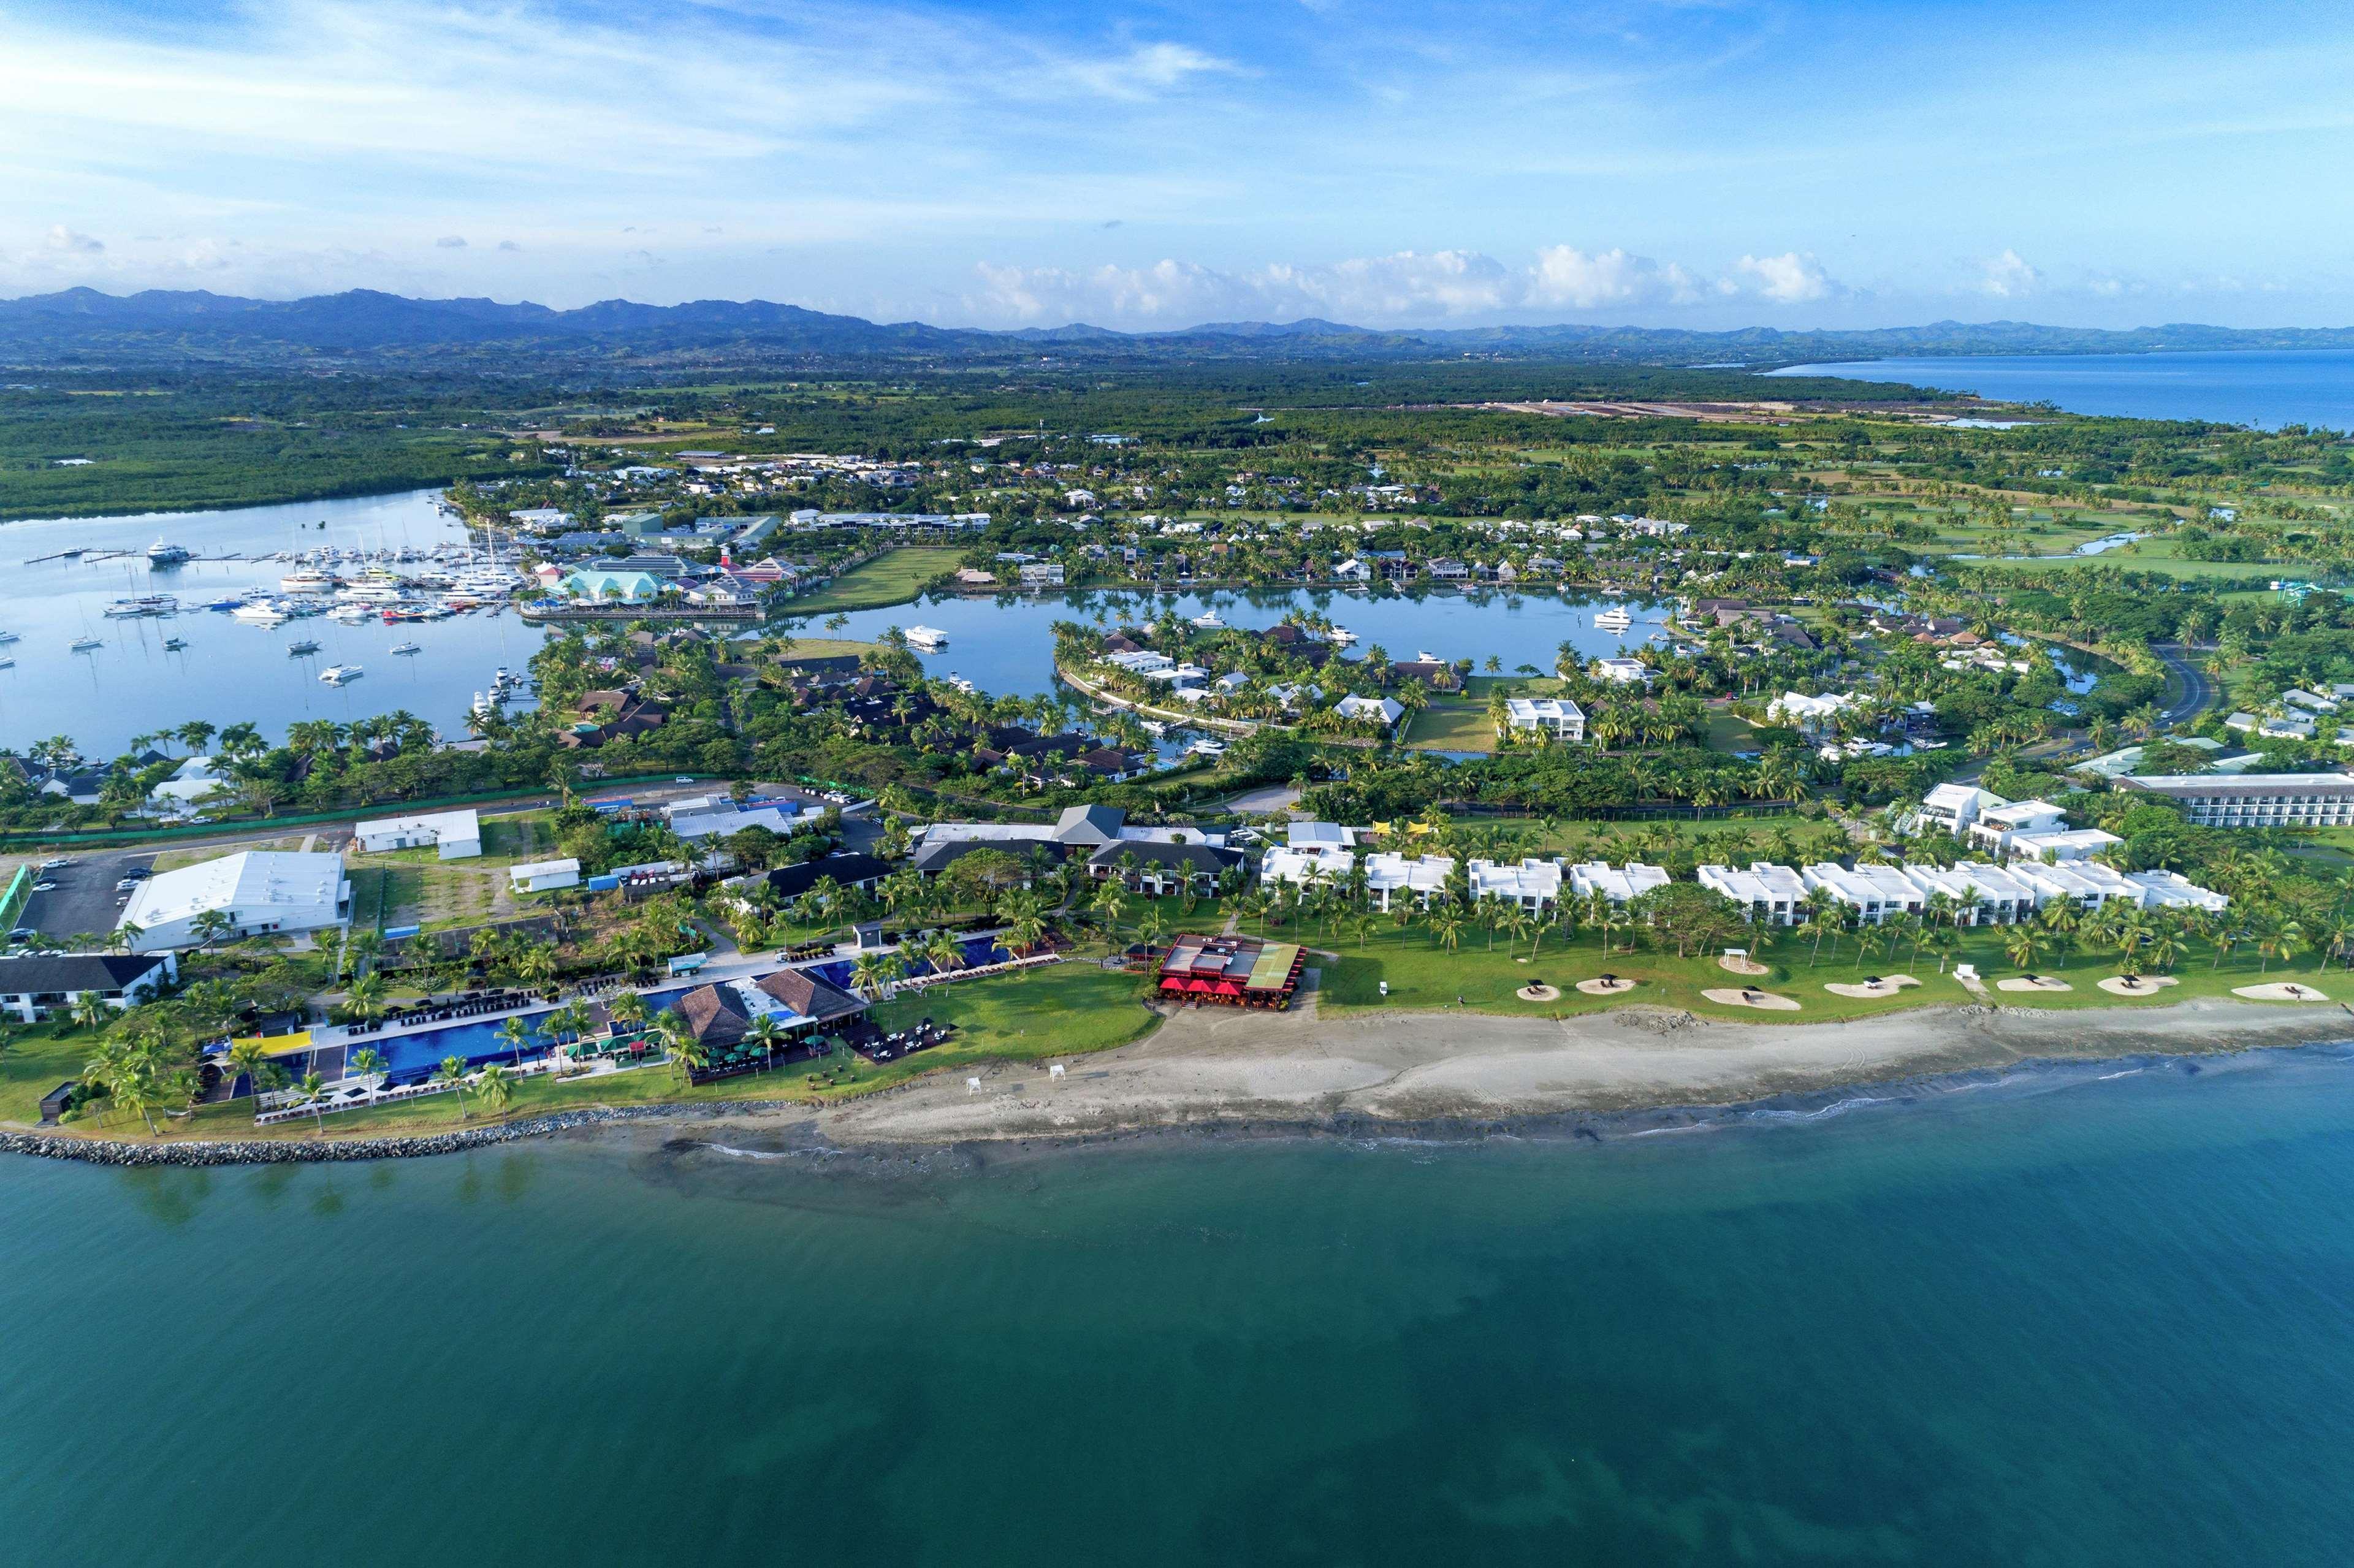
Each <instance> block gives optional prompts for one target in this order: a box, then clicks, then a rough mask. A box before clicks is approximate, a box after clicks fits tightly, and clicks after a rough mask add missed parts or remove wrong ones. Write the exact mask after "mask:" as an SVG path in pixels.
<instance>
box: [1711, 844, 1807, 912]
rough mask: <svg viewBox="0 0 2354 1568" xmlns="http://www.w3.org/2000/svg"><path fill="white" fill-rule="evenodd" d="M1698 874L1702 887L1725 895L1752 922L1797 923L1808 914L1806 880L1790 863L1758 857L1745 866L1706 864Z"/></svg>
mask: <svg viewBox="0 0 2354 1568" xmlns="http://www.w3.org/2000/svg"><path fill="white" fill-rule="evenodd" d="M1697 875H1698V877H1699V879H1700V885H1702V887H1705V888H1708V889H1709V890H1710V891H1712V892H1714V893H1720V894H1723V895H1724V896H1725V897H1727V898H1730V899H1732V900H1733V901H1734V903H1735V904H1738V905H1740V906H1742V908H1743V909H1744V910H1746V911H1747V912H1748V917H1749V920H1750V923H1751V924H1752V925H1755V924H1756V923H1758V922H1760V921H1763V922H1765V924H1767V925H1772V926H1794V925H1796V924H1797V923H1798V922H1799V921H1800V920H1802V919H1804V918H1805V917H1806V913H1807V884H1806V879H1805V878H1803V877H1801V876H1800V875H1799V874H1797V871H1796V870H1795V869H1793V868H1792V867H1790V866H1787V865H1777V864H1776V863H1773V862H1772V861H1764V860H1757V861H1752V862H1750V863H1749V864H1748V866H1747V867H1746V868H1745V869H1744V868H1743V867H1740V866H1733V865H1703V866H1702V867H1700V868H1699V870H1698V873H1697Z"/></svg>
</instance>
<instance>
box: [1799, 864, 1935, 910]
mask: <svg viewBox="0 0 2354 1568" xmlns="http://www.w3.org/2000/svg"><path fill="white" fill-rule="evenodd" d="M1798 874H1799V875H1800V876H1801V877H1803V878H1804V879H1805V880H1806V884H1807V885H1808V887H1819V888H1821V889H1822V890H1823V891H1824V892H1825V893H1828V894H1829V895H1831V897H1833V898H1834V899H1836V900H1838V901H1839V902H1840V904H1843V905H1845V906H1847V907H1848V908H1849V909H1850V910H1851V911H1853V913H1854V916H1855V918H1856V919H1857V921H1859V922H1860V923H1861V924H1864V925H1870V926H1877V925H1879V924H1880V923H1881V922H1882V921H1883V920H1886V919H1888V918H1889V917H1891V916H1896V915H1918V914H1919V913H1920V912H1921V906H1922V905H1923V903H1925V899H1924V898H1923V897H1922V895H1921V890H1920V889H1919V888H1917V887H1915V886H1914V885H1912V884H1911V883H1910V882H1907V881H1906V880H1905V879H1904V874H1903V872H1901V871H1898V870H1897V869H1896V868H1895V867H1894V866H1893V865H1859V866H1857V867H1856V868H1855V869H1854V870H1853V871H1850V870H1849V869H1848V868H1847V867H1845V866H1843V865H1840V864H1839V863H1836V862H1833V861H1822V862H1819V863H1817V864H1814V865H1808V866H1801V867H1799V868H1798Z"/></svg>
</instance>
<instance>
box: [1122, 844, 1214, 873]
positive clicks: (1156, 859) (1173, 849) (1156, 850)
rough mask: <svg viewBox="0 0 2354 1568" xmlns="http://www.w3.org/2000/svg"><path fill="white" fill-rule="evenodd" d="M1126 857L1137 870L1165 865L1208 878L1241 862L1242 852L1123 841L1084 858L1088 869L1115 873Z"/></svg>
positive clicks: (1202, 845) (1194, 845) (1208, 847)
mask: <svg viewBox="0 0 2354 1568" xmlns="http://www.w3.org/2000/svg"><path fill="white" fill-rule="evenodd" d="M1129 855H1134V856H1135V857H1136V863H1137V865H1138V867H1139V868H1142V867H1145V866H1154V865H1158V866H1167V867H1169V868H1171V869H1175V868H1178V867H1181V866H1182V867H1185V868H1187V869H1190V870H1193V871H1198V872H1206V873H1208V874H1210V875H1212V876H1215V875H1216V874H1218V873H1220V872H1222V871H1224V870H1225V869H1226V867H1228V866H1230V865H1240V864H1241V863H1243V855H1242V851H1240V850H1230V849H1217V848H1215V847H1214V846H1212V845H1209V844H1169V843H1160V842H1142V843H1136V842H1120V843H1110V844H1106V845H1104V847H1103V848H1101V849H1099V850H1097V851H1096V853H1093V854H1091V855H1089V856H1088V857H1087V863H1088V864H1089V865H1091V866H1101V867H1104V868H1106V869H1108V870H1113V871H1117V870H1119V865H1120V863H1121V862H1122V861H1124V860H1126V859H1127V858H1128V857H1129Z"/></svg>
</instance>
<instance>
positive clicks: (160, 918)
mask: <svg viewBox="0 0 2354 1568" xmlns="http://www.w3.org/2000/svg"><path fill="white" fill-rule="evenodd" d="M215 913H217V914H222V915H226V916H228V925H229V929H230V933H231V935H232V936H233V937H237V938H243V937H251V936H256V935H260V934H261V933H264V932H275V933H280V934H282V935H286V936H299V935H302V934H303V933H306V932H311V931H318V930H323V929H325V928H327V927H331V926H341V925H344V924H345V923H346V922H348V921H349V920H350V919H351V917H352V885H351V883H350V882H349V881H348V880H346V879H345V875H344V857H343V856H341V855H339V854H329V853H303V852H294V851H284V850H242V851H239V853H236V854H229V855H223V856H221V857H220V858H219V859H217V860H208V861H205V862H202V863H198V864H196V865H186V866H182V867H180V868H179V869H178V870H177V871H166V872H163V873H161V874H157V875H155V876H152V877H150V878H148V879H147V880H146V881H144V882H143V883H141V884H140V885H139V888H138V891H136V892H135V893H133V894H132V895H131V901H130V903H128V904H127V905H125V906H123V910H122V917H121V918H120V919H119V920H117V921H116V926H117V928H118V929H121V930H122V931H124V932H125V933H126V934H127V933H128V932H129V931H130V930H131V928H133V927H136V928H137V935H135V936H131V937H130V938H129V946H130V948H131V950H132V951H133V952H135V953H152V952H156V951H158V950H160V949H162V948H191V947H194V946H196V943H197V942H198V941H199V940H200V938H198V937H197V936H196V922H197V921H198V920H200V919H202V918H203V917H204V916H207V915H209V914H215Z"/></svg>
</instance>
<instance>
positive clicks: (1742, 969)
mask: <svg viewBox="0 0 2354 1568" xmlns="http://www.w3.org/2000/svg"><path fill="white" fill-rule="evenodd" d="M1716 967H1717V968H1718V969H1723V970H1725V971H1726V972H1727V973H1730V974H1736V975H1762V974H1764V973H1765V965H1764V964H1761V963H1759V962H1758V961H1757V960H1756V959H1734V958H1723V959H1717V960H1716Z"/></svg>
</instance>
